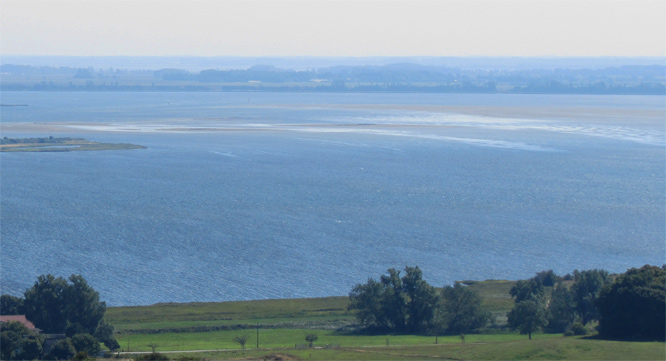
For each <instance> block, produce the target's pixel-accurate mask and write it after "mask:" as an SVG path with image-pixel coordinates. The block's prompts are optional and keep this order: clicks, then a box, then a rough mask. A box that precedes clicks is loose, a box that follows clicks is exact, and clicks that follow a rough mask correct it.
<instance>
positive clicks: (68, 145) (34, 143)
mask: <svg viewBox="0 0 666 361" xmlns="http://www.w3.org/2000/svg"><path fill="white" fill-rule="evenodd" d="M145 148H146V147H144V146H142V145H136V144H127V143H99V142H93V141H90V140H86V139H82V138H69V137H63V138H54V137H52V136H50V137H42V138H7V137H4V138H2V139H0V152H80V151H89V150H128V149H145Z"/></svg>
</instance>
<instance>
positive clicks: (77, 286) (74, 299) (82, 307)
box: [63, 275, 106, 354]
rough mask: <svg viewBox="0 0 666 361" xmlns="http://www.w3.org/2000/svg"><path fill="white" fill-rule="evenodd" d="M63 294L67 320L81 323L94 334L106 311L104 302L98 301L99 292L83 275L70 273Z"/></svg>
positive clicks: (87, 330)
mask: <svg viewBox="0 0 666 361" xmlns="http://www.w3.org/2000/svg"><path fill="white" fill-rule="evenodd" d="M63 296H64V299H65V302H66V308H65V310H64V312H65V315H67V322H68V323H69V324H78V325H81V326H82V327H83V329H84V330H85V331H86V333H89V334H94V333H95V331H96V329H97V326H99V324H100V322H101V321H102V320H103V319H104V313H105V312H106V303H105V302H100V300H99V293H98V292H97V291H95V290H94V289H93V288H92V287H90V286H89V285H88V282H86V280H85V279H84V278H83V277H81V276H80V275H72V276H70V277H69V284H68V286H67V287H66V288H65V292H64V295H63ZM89 354H90V353H89Z"/></svg>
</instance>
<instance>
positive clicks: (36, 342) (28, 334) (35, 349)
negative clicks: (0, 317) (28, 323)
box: [0, 322, 42, 360]
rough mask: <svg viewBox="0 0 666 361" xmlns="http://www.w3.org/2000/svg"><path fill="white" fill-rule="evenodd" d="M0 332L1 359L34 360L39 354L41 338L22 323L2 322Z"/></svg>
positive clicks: (40, 351)
mask: <svg viewBox="0 0 666 361" xmlns="http://www.w3.org/2000/svg"><path fill="white" fill-rule="evenodd" d="M0 332H1V336H0V357H1V359H2V360H34V359H38V358H39V357H40V356H41V353H42V339H41V338H40V337H39V336H38V335H37V334H35V333H33V332H32V331H30V330H29V329H28V328H27V327H25V325H23V324H22V323H20V322H7V323H3V324H2V325H1V326H0Z"/></svg>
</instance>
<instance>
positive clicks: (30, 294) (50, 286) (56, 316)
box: [23, 275, 71, 357]
mask: <svg viewBox="0 0 666 361" xmlns="http://www.w3.org/2000/svg"><path fill="white" fill-rule="evenodd" d="M66 288H67V281H66V280H65V279H64V278H62V277H58V278H55V277H54V276H52V275H46V276H45V275H41V276H39V277H38V278H37V282H35V285H34V286H32V288H30V289H28V290H27V291H25V295H24V296H25V300H24V301H23V307H24V310H25V315H26V317H27V318H28V319H29V320H30V321H32V323H34V324H35V326H37V327H38V328H40V329H42V330H43V331H44V332H46V333H64V330H65V328H66V327H67V316H66V315H65V309H66V308H67V305H66V303H65V296H64V294H65V289H66ZM70 357H71V356H70Z"/></svg>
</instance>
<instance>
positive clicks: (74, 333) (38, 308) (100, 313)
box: [0, 275, 120, 360]
mask: <svg viewBox="0 0 666 361" xmlns="http://www.w3.org/2000/svg"><path fill="white" fill-rule="evenodd" d="M0 303H1V304H0V308H1V309H2V312H3V314H25V316H26V318H27V319H28V320H30V321H31V322H32V323H33V324H34V325H35V327H37V328H39V329H41V330H42V331H43V332H44V333H46V334H64V335H65V336H66V338H64V339H62V340H60V341H58V342H57V343H56V344H55V345H54V347H53V348H52V350H51V351H50V353H52V355H51V356H52V358H55V359H65V358H70V357H72V356H73V355H74V352H79V351H84V352H86V353H88V354H90V355H96V354H98V353H99V352H100V345H99V344H100V342H102V343H104V345H106V347H108V348H109V349H110V350H116V349H118V348H120V345H119V344H118V342H117V341H116V339H115V337H114V335H113V332H114V327H113V326H112V325H111V324H109V323H107V322H106V320H105V319H104V314H105V312H106V303H105V302H103V301H100V299H99V293H98V292H97V291H95V290H94V289H93V288H92V287H91V286H90V285H88V283H87V281H86V280H85V279H84V278H83V277H82V276H80V275H72V276H70V277H69V278H68V279H65V278H62V277H58V278H56V277H55V276H52V275H41V276H39V277H38V278H37V281H36V282H35V284H34V285H33V286H32V287H31V288H29V289H28V290H26V291H25V293H24V297H23V298H20V297H13V296H9V295H2V296H1V299H0ZM10 324H11V326H10ZM10 324H7V325H3V330H2V337H3V340H12V339H17V340H18V339H22V340H25V339H28V340H31V342H32V340H34V341H35V342H36V343H38V344H39V349H40V352H42V351H43V350H42V349H41V348H42V343H43V340H44V337H43V336H38V335H30V336H28V334H29V332H28V333H26V332H27V331H26V330H27V329H25V330H24V329H22V328H20V327H19V326H17V325H15V324H14V323H10ZM21 342H22V341H21ZM21 342H18V343H17V342H9V341H8V342H7V343H5V342H3V343H2V345H1V347H2V355H3V359H6V360H11V359H25V357H24V355H20V352H18V351H20V350H24V349H25V348H24V347H23V345H22V344H21ZM28 359H31V358H28Z"/></svg>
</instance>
